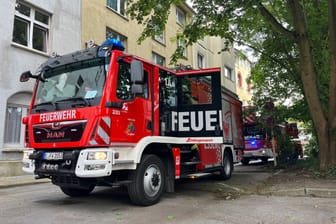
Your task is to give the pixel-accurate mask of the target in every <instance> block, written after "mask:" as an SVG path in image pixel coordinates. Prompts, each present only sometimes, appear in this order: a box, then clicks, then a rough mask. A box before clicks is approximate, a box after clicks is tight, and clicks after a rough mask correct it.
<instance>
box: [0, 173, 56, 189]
mask: <svg viewBox="0 0 336 224" xmlns="http://www.w3.org/2000/svg"><path fill="white" fill-rule="evenodd" d="M48 182H50V180H49V179H39V180H36V179H35V178H34V176H33V175H21V176H11V177H0V188H7V187H15V186H22V185H27V184H40V183H48Z"/></svg>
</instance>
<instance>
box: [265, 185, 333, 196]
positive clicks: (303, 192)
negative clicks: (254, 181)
mask: <svg viewBox="0 0 336 224" xmlns="http://www.w3.org/2000/svg"><path fill="white" fill-rule="evenodd" d="M259 195H272V196H289V197H290V196H292V197H293V196H294V197H300V196H301V197H302V196H306V197H307V196H309V197H319V198H336V189H327V188H309V187H307V188H297V189H287V190H278V191H267V192H261V193H259Z"/></svg>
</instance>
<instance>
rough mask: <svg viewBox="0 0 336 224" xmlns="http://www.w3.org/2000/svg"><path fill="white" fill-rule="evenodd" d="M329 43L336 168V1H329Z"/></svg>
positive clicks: (335, 163)
mask: <svg viewBox="0 0 336 224" xmlns="http://www.w3.org/2000/svg"><path fill="white" fill-rule="evenodd" d="M328 6H329V11H328V12H329V43H330V85H329V117H328V120H329V122H328V124H329V152H330V158H331V161H330V162H331V164H330V165H333V166H336V0H329V1H328Z"/></svg>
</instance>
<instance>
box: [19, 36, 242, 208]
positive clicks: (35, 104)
mask: <svg viewBox="0 0 336 224" xmlns="http://www.w3.org/2000/svg"><path fill="white" fill-rule="evenodd" d="M123 50H124V47H123V46H122V44H121V43H120V42H118V41H117V40H114V39H109V40H107V41H105V42H104V43H102V45H101V46H98V45H93V46H92V47H91V48H88V49H85V50H81V51H78V52H75V53H71V54H68V55H64V56H55V57H51V58H49V59H48V60H47V61H46V62H45V63H44V64H42V65H41V66H40V68H39V69H38V71H37V73H36V74H34V75H33V74H32V73H31V72H29V71H28V72H24V73H23V74H22V75H21V78H20V81H22V82H24V81H27V80H28V79H29V78H34V79H36V85H35V89H34V94H33V99H32V102H31V105H30V113H29V115H28V116H27V117H24V118H23V123H24V124H25V126H26V136H25V139H26V146H27V147H28V148H29V149H30V150H27V151H25V152H24V158H23V163H24V167H23V170H24V171H26V172H30V173H34V174H35V177H36V178H50V179H51V181H52V183H53V184H55V185H58V186H60V188H61V190H62V191H63V192H64V193H65V194H67V195H69V196H72V197H74V196H82V195H87V194H89V193H90V192H91V191H92V190H93V189H94V187H95V186H121V185H123V186H126V187H127V189H128V194H129V197H130V199H131V201H132V202H133V203H135V204H138V205H152V204H154V203H156V202H158V201H159V199H160V197H161V195H162V194H163V192H164V191H167V192H173V191H174V181H175V179H178V178H185V177H191V178H196V177H200V176H202V175H206V174H216V175H217V176H219V177H220V178H222V179H228V178H230V177H231V174H232V170H233V163H234V162H238V159H239V158H238V157H239V156H241V153H242V150H243V147H244V141H243V131H242V123H241V110H242V107H241V102H240V101H239V100H238V98H237V96H236V95H234V94H233V93H230V92H229V91H228V90H226V89H224V88H221V86H220V83H221V81H220V78H221V77H220V69H219V68H213V69H203V70H188V71H173V70H169V69H167V68H163V67H160V66H158V65H155V64H152V63H149V62H146V61H144V60H143V59H141V58H139V57H136V56H133V55H130V54H126V53H124V52H123ZM195 149H197V153H194V152H195Z"/></svg>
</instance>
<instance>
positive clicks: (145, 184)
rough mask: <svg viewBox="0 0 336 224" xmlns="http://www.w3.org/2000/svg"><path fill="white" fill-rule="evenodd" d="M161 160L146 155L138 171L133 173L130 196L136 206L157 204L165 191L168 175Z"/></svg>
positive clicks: (154, 156)
mask: <svg viewBox="0 0 336 224" xmlns="http://www.w3.org/2000/svg"><path fill="white" fill-rule="evenodd" d="M165 173H166V172H165V167H164V165H163V162H162V161H161V159H160V158H159V157H158V156H156V155H144V156H143V157H142V159H141V162H140V164H139V165H138V168H137V169H136V171H134V172H131V180H132V183H131V184H130V185H129V186H128V195H129V197H130V199H131V201H132V202H133V203H134V204H136V205H142V206H148V205H153V204H155V203H157V202H158V201H159V200H160V198H161V196H162V194H163V191H164V189H165V183H166V174H165Z"/></svg>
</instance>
